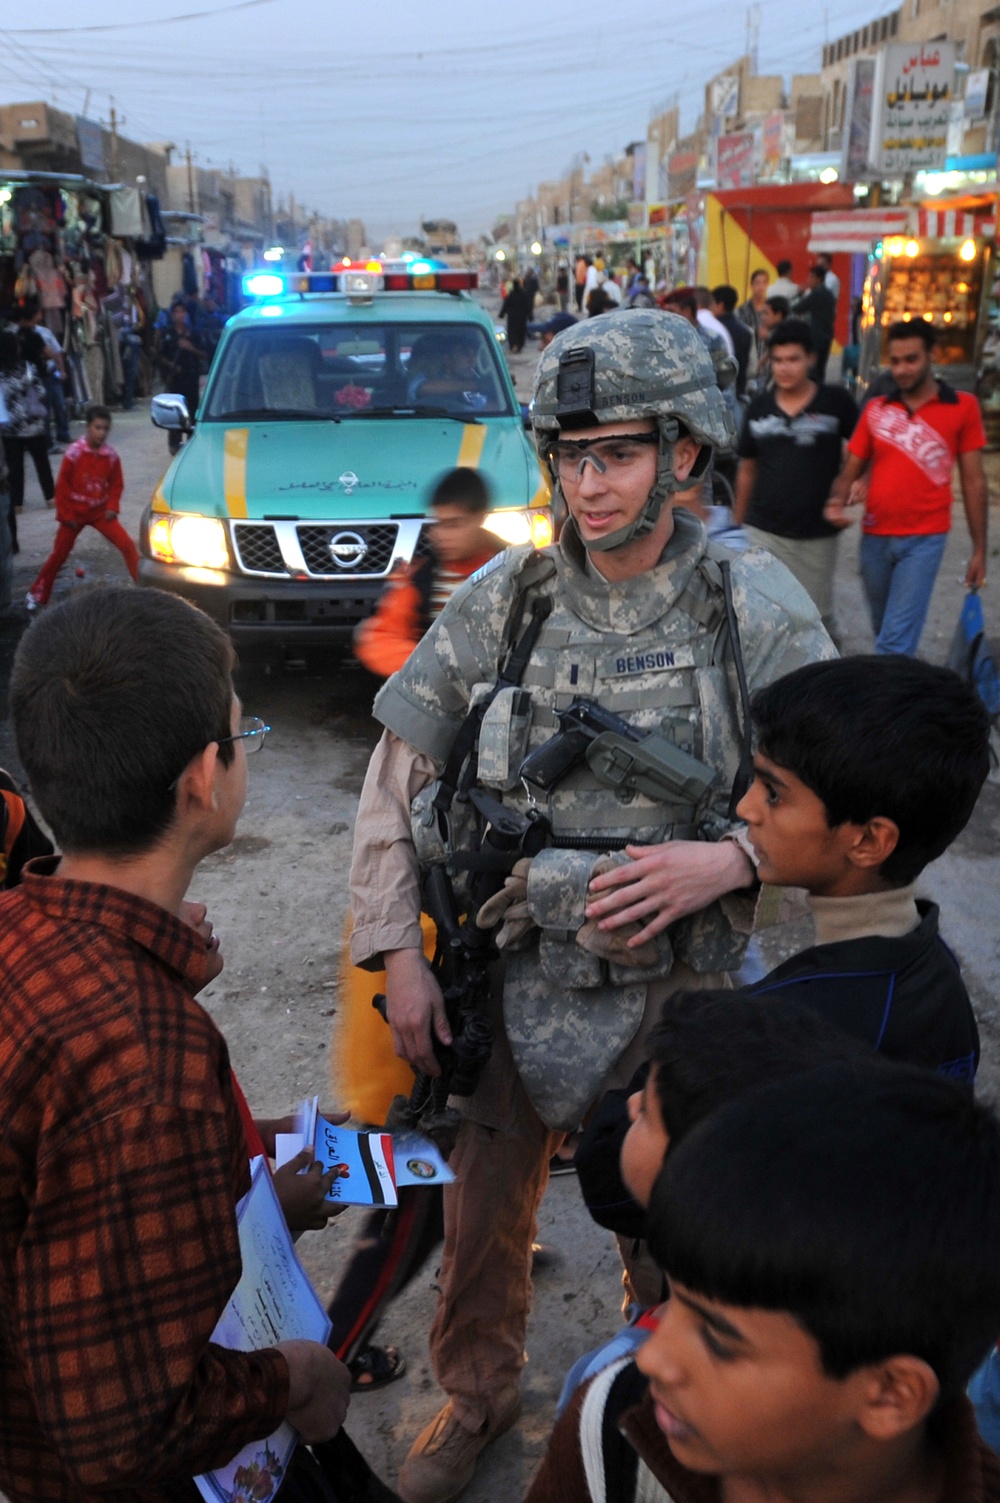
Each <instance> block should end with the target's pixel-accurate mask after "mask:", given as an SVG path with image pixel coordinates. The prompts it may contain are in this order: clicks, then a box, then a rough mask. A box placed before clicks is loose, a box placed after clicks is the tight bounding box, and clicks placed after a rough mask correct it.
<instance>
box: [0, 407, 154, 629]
mask: <svg viewBox="0 0 1000 1503" xmlns="http://www.w3.org/2000/svg"><path fill="white" fill-rule="evenodd" d="M86 422H87V426H86V430H85V431H84V434H83V437H82V438H78V439H77V440H76V442H75V443H73V444H70V446H69V448H68V449H67V450H66V453H65V454H64V455H63V461H62V464H61V465H60V467H59V478H58V480H57V481H56V519H57V521H58V523H59V528H58V531H57V532H56V540H55V543H54V544H53V546H52V552H51V553H50V554H49V556H48V558H47V559H46V560H45V562H44V564H43V565H42V567H41V569H40V570H39V573H38V578H37V579H36V580H35V582H34V584H33V585H32V586H31V589H30V590H29V591H28V598H27V606H28V609H29V611H33V610H35V609H36V607H38V606H40V605H47V604H48V602H49V597H50V595H51V594H52V586H53V585H54V584H55V582H56V575H57V574H58V573H59V570H60V569H61V568H62V566H63V564H64V563H65V562H66V560H67V559H68V558H69V556H70V554H71V553H72V551H73V548H74V546H75V544H76V543H77V541H78V539H79V537H80V533H81V532H82V531H83V529H84V528H85V527H93V529H94V531H95V532H99V533H100V534H101V537H103V538H107V540H108V542H109V543H113V544H114V546H115V547H116V548H117V549H118V551H119V553H120V554H121V555H122V557H123V558H124V560H125V565H126V568H127V569H128V572H129V573H130V574H131V576H132V578H133V579H137V578H138V575H139V552H138V549H137V548H136V546H135V544H134V543H133V541H132V539H131V538H130V537H129V535H128V533H127V532H126V531H125V529H124V527H123V526H122V524H121V522H120V521H119V520H118V512H119V508H120V506H121V498H122V490H123V489H124V480H123V478H122V462H121V460H120V459H119V457H118V454H117V452H116V451H115V450H114V449H113V448H112V447H111V445H110V444H109V443H108V434H109V433H110V432H111V413H110V411H109V409H108V408H107V407H103V406H101V404H100V403H99V402H95V403H94V404H93V406H91V407H88V408H87V415H86Z"/></svg>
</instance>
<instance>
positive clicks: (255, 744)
mask: <svg viewBox="0 0 1000 1503" xmlns="http://www.w3.org/2000/svg"><path fill="white" fill-rule="evenodd" d="M270 729H271V727H270V726H269V725H265V724H264V722H263V720H261V718H260V716H259V715H241V716H240V728H239V730H238V731H237V732H236V734H235V735H233V736H220V737H219V745H220V746H224V745H225V743H226V742H227V741H245V742H246V746H245V747H244V751H245V752H246V754H247V756H248V757H249V756H251V755H252V754H253V753H254V752H256V751H260V749H261V747H262V746H263V745H264V737H265V736H266V735H267V733H268V731H269V730H270Z"/></svg>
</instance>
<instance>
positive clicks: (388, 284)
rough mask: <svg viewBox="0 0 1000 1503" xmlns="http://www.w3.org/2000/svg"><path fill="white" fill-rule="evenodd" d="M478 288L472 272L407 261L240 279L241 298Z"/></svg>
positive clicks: (268, 273)
mask: <svg viewBox="0 0 1000 1503" xmlns="http://www.w3.org/2000/svg"><path fill="white" fill-rule="evenodd" d="M478 286H479V274H478V272H475V271H466V270H462V271H454V270H452V269H451V268H450V267H448V266H446V265H444V264H443V263H441V262H434V261H411V262H410V263H409V264H407V265H406V266H404V267H403V268H402V269H400V267H399V263H398V262H397V263H396V265H395V266H383V265H382V263H381V262H379V261H357V262H350V261H348V260H347V259H346V258H345V259H344V260H343V261H338V262H337V264H336V266H335V267H334V268H333V269H332V270H330V271H301V272H299V271H296V272H286V273H285V274H284V275H282V276H279V275H278V274H277V272H273V271H255V272H250V273H249V274H248V275H247V276H245V277H244V278H243V295H244V297H246V298H248V299H251V300H257V301H260V300H262V299H266V298H276V297H288V296H293V297H294V296H295V294H296V293H298V295H299V296H300V297H305V296H306V295H307V294H316V293H331V292H339V293H343V294H345V295H346V296H347V297H349V298H354V299H357V300H367V299H369V298H371V297H372V295H373V294H374V293H376V292H467V291H471V290H472V289H473V288H475V287H478Z"/></svg>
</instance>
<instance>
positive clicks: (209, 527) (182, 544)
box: [149, 513, 229, 569]
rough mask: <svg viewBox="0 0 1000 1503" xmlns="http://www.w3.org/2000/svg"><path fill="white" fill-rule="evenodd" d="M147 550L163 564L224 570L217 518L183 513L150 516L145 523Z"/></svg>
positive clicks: (222, 531) (226, 561)
mask: <svg viewBox="0 0 1000 1503" xmlns="http://www.w3.org/2000/svg"><path fill="white" fill-rule="evenodd" d="M149 551H150V553H151V554H152V555H153V557H154V558H158V559H161V560H162V562H163V563H165V564H191V565H192V567H194V568H196V569H228V568H229V549H228V547H227V546H226V529H225V527H224V526H223V525H222V523H221V522H220V521H219V519H218V517H194V516H189V515H186V514H184V513H180V514H176V515H175V514H174V513H171V514H170V515H169V516H163V515H162V514H160V515H157V516H154V517H153V518H152V519H151V521H150V524H149Z"/></svg>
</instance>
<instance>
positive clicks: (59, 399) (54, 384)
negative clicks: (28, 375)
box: [45, 371, 72, 444]
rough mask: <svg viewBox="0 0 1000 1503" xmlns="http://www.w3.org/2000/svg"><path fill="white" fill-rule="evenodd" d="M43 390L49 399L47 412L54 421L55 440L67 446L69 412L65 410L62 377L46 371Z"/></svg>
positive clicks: (69, 437) (68, 439)
mask: <svg viewBox="0 0 1000 1503" xmlns="http://www.w3.org/2000/svg"><path fill="white" fill-rule="evenodd" d="M45 390H46V392H47V393H48V398H49V412H50V414H51V416H52V418H53V419H54V421H55V425H56V438H57V439H58V440H59V442H60V443H61V444H68V443H70V441H71V438H72V435H71V434H70V431H69V412H68V411H67V409H66V393H65V392H64V391H63V383H62V377H61V376H59V375H57V374H56V372H55V371H48V372H47V373H46V377H45Z"/></svg>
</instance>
